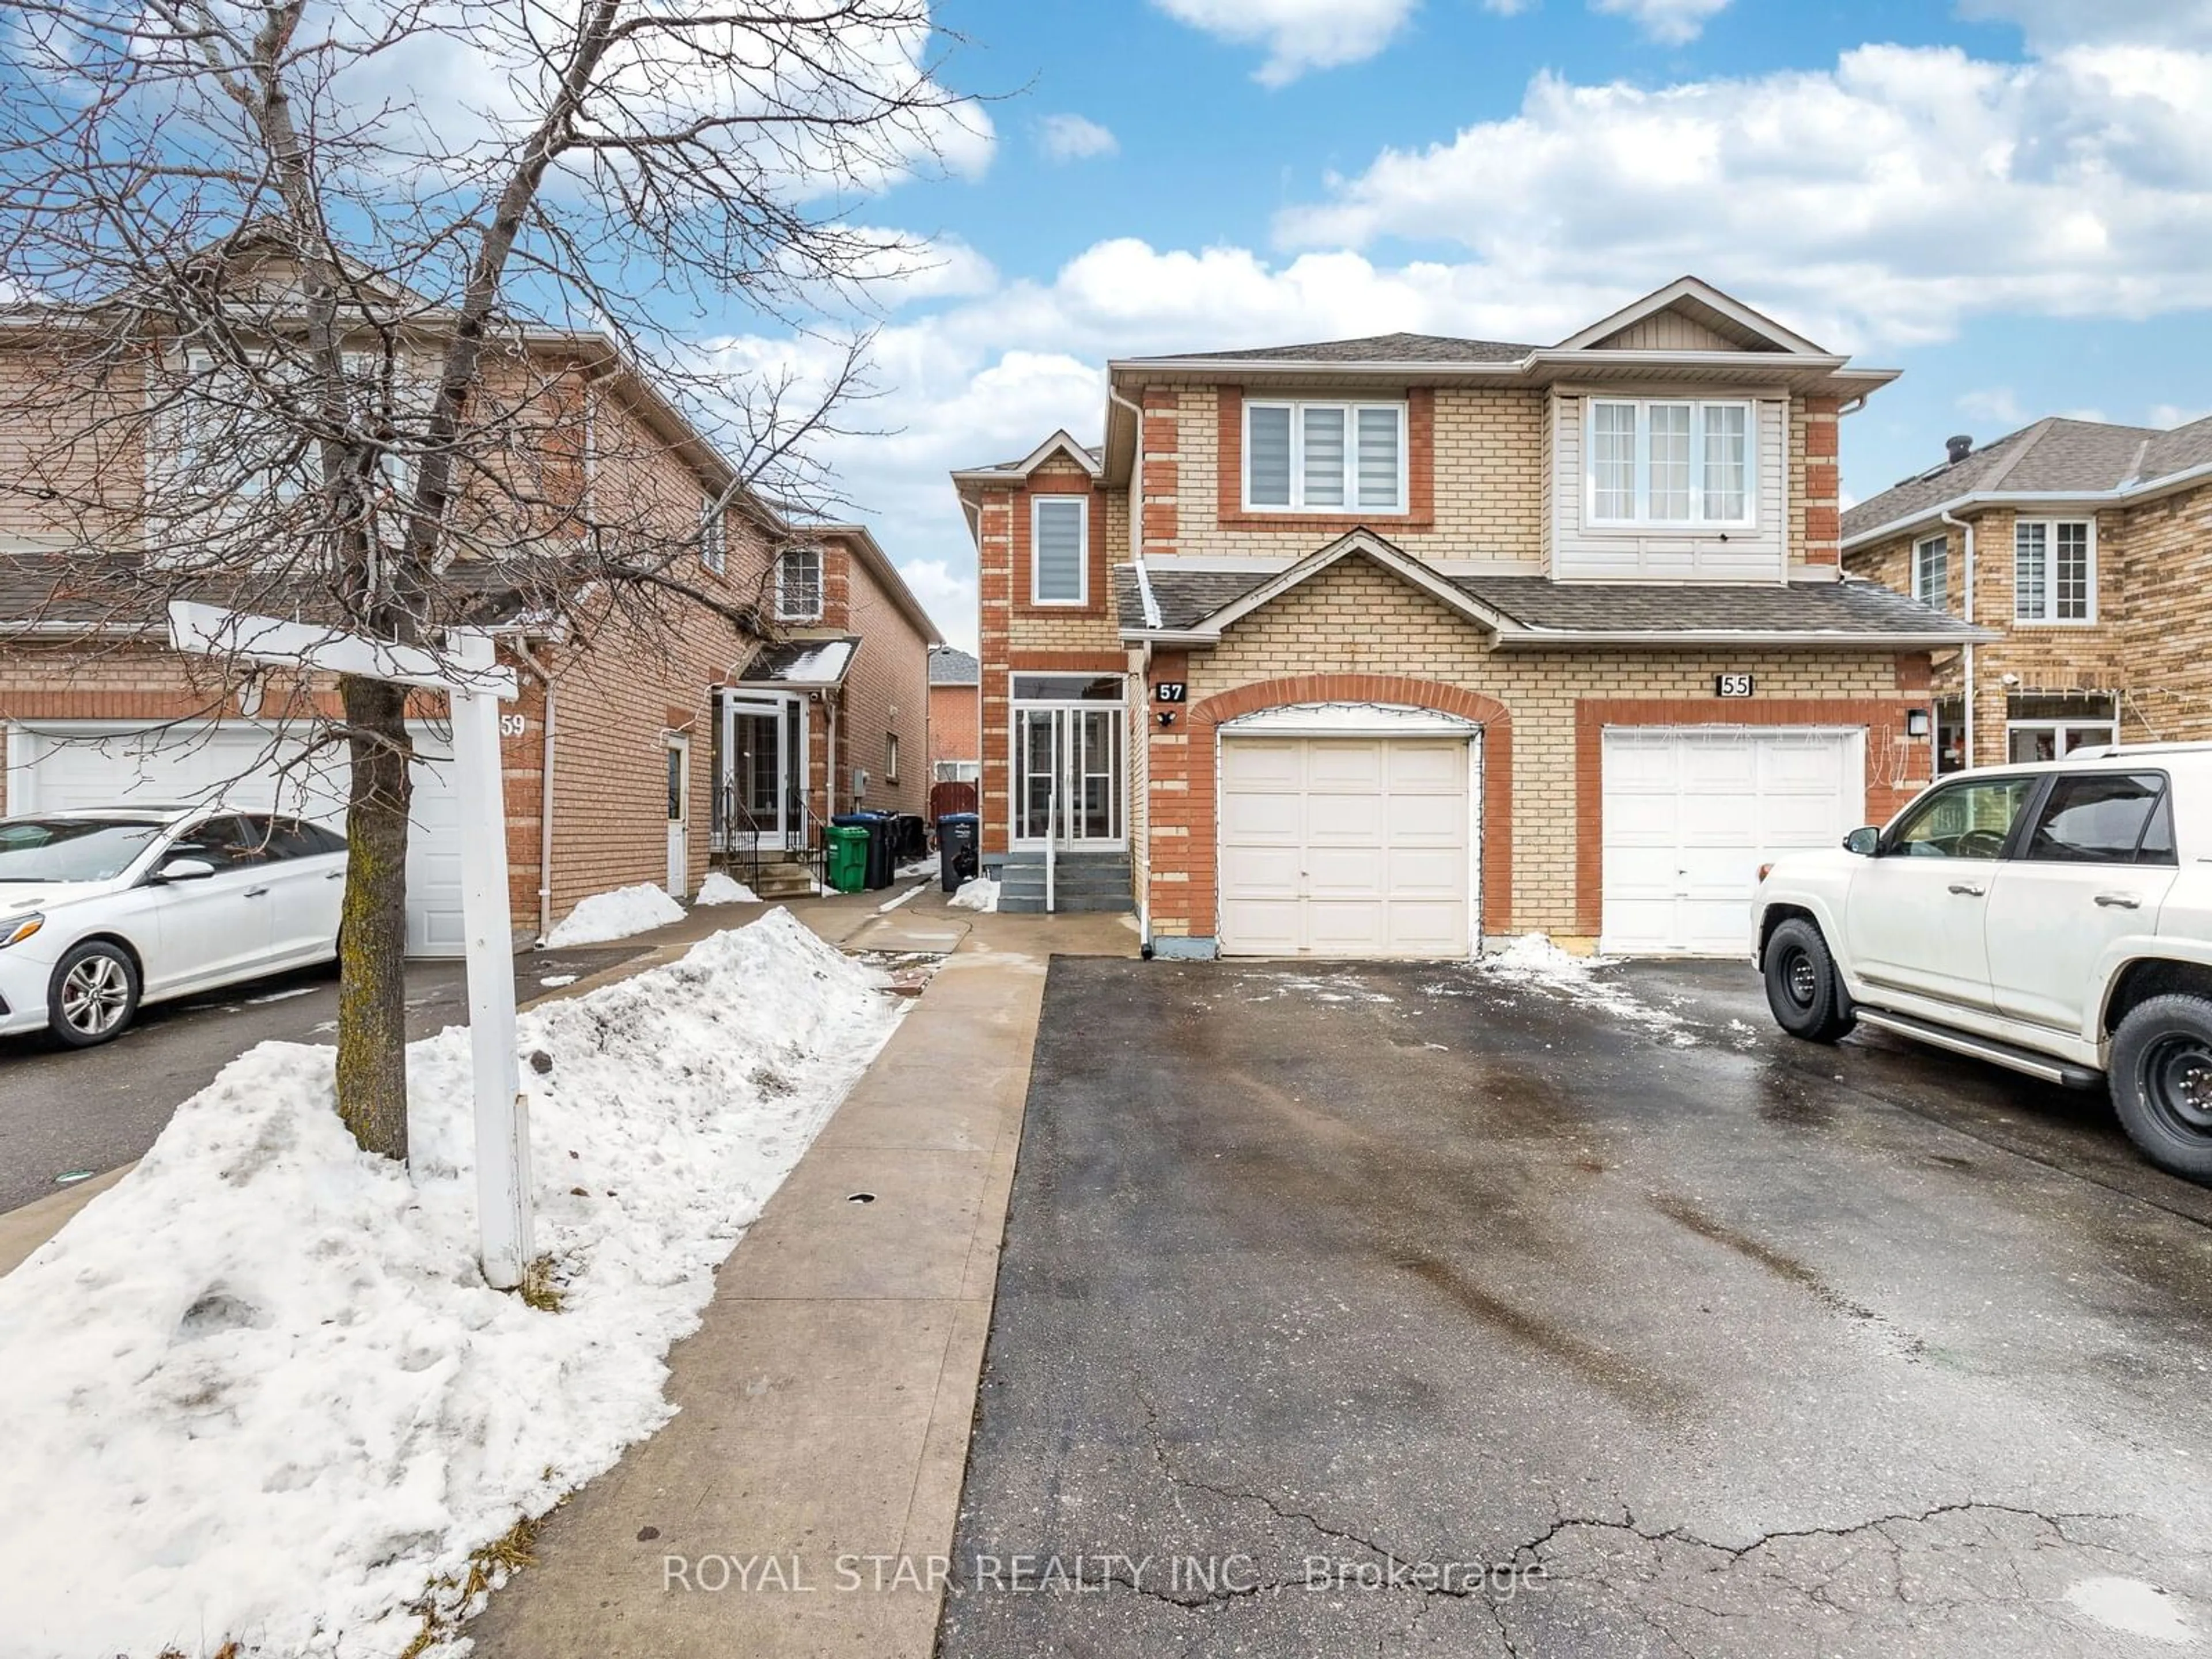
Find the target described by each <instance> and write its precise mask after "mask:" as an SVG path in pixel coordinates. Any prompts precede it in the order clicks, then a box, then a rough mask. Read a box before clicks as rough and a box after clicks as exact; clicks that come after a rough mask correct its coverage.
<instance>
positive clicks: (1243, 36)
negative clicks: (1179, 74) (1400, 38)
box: [1152, 0, 1420, 87]
mask: <svg viewBox="0 0 2212 1659" xmlns="http://www.w3.org/2000/svg"><path fill="white" fill-rule="evenodd" d="M1152 3H1153V4H1155V5H1157V6H1158V8H1159V9H1161V10H1162V11H1164V12H1165V13H1167V15H1169V16H1170V17H1172V18H1174V19H1175V20H1176V21H1178V22H1182V23H1188V24H1189V25H1190V26H1191V27H1193V28H1194V29H1202V30H1204V31H1205V32H1206V33H1208V34H1211V35H1212V36H1213V37H1214V38H1215V39H1217V40H1228V41H1232V42H1234V43H1236V44H1237V45H1239V46H1261V47H1263V48H1265V50H1266V52H1267V62H1266V63H1264V64H1261V66H1260V67H1259V69H1258V70H1256V71H1255V73H1254V75H1253V76H1252V78H1253V79H1254V80H1255V81H1257V82H1260V84H1261V85H1262V86H1267V87H1280V86H1287V85H1289V84H1290V83H1291V82H1293V81H1295V80H1297V78H1298V76H1301V75H1304V73H1305V72H1306V71H1307V70H1317V69H1334V68H1336V67H1337V66H1338V65H1340V64H1357V63H1360V62H1363V61H1364V60H1365V59H1367V58H1372V57H1374V56H1375V54H1376V53H1377V52H1381V51H1382V50H1383V47H1385V46H1389V44H1390V41H1391V40H1392V38H1393V37H1394V36H1395V35H1396V33H1398V31H1399V30H1400V29H1401V27H1404V25H1405V22H1406V20H1407V18H1408V17H1410V16H1412V15H1413V12H1414V9H1416V8H1417V7H1418V6H1419V4H1420V0H1152Z"/></svg>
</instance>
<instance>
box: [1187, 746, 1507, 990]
mask: <svg viewBox="0 0 2212 1659" xmlns="http://www.w3.org/2000/svg"><path fill="white" fill-rule="evenodd" d="M1467 756H1468V744H1466V743H1465V742H1464V741H1462V740H1441V741H1440V740H1437V739H1435V738H1430V739H1426V740H1423V741H1415V740H1413V739H1410V738H1293V739H1246V738H1235V737H1234V736H1233V735H1232V736H1225V739H1224V741H1223V744H1222V763H1221V775H1222V779H1223V788H1222V804H1221V844H1220V866H1219V880H1220V889H1221V935H1222V946H1223V949H1224V950H1225V951H1228V952H1230V953H1231V954H1233V955H1312V956H1340V957H1370V956H1464V955H1465V954H1466V953H1467V951H1468V945H1469V942H1470V933H1469V916H1470V910H1471V906H1470V903H1469V892H1468V889H1469V885H1470V883H1469V880H1468V858H1469V849H1468V836H1469V829H1468V820H1469V811H1468V782H1469V774H1468V759H1467Z"/></svg>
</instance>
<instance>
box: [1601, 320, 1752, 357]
mask: <svg viewBox="0 0 2212 1659" xmlns="http://www.w3.org/2000/svg"><path fill="white" fill-rule="evenodd" d="M1590 349H1591V350H1593V351H1741V350H1743V349H1744V347H1743V345H1742V343H1741V342H1740V341H1736V340H1731V339H1729V337H1728V336H1726V335H1725V334H1723V333H1721V332H1720V331H1718V330H1717V329H1711V328H1708V327H1706V326H1705V324H1703V323H1701V322H1699V320H1698V319H1696V318H1694V317H1687V316H1685V315H1683V314H1682V313H1680V312H1679V311H1672V310H1669V311H1655V312H1653V313H1651V315H1650V316H1649V317H1644V318H1639V319H1638V320H1636V321H1635V322H1632V323H1631V324H1630V325H1628V326H1627V327H1626V328H1624V329H1621V330H1620V331H1618V332H1615V333H1612V334H1608V335H1607V336H1606V337H1605V338H1603V339H1602V340H1600V341H1599V342H1598V343H1596V344H1595V345H1594V346H1592V347H1591V348H1590Z"/></svg>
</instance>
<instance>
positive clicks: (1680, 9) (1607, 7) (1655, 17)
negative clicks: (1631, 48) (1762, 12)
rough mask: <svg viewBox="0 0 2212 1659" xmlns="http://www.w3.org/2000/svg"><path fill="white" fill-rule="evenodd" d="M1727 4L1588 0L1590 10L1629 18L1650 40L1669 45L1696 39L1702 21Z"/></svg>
mask: <svg viewBox="0 0 2212 1659" xmlns="http://www.w3.org/2000/svg"><path fill="white" fill-rule="evenodd" d="M1728 5H1729V0H1590V9H1591V10H1592V11H1602V12H1610V13H1612V14H1613V15H1614V16H1616V17H1628V18H1632V19H1634V20H1635V21H1636V24H1637V27H1639V28H1641V29H1642V30H1643V31H1644V33H1646V34H1648V35H1650V37H1651V38H1652V39H1653V40H1658V41H1662V42H1664V43H1665V44H1666V45H1668V46H1682V45H1685V44H1686V43H1687V42H1689V41H1692V40H1696V39H1697V38H1698V36H1699V33H1702V32H1703V30H1704V28H1705V20H1706V19H1707V18H1708V17H1711V16H1712V15H1714V14H1715V13H1716V12H1721V11H1725V10H1727V9H1728Z"/></svg>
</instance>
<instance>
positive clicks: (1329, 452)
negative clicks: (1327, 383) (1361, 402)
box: [1299, 404, 1344, 507]
mask: <svg viewBox="0 0 2212 1659" xmlns="http://www.w3.org/2000/svg"><path fill="white" fill-rule="evenodd" d="M1299 416H1300V422H1301V424H1302V425H1303V426H1304V440H1305V441H1304V445H1303V446H1302V447H1303V448H1304V468H1303V471H1304V484H1305V504H1306V505H1307V506H1308V507H1342V506H1343V505H1344V411H1343V410H1341V409H1333V408H1329V407H1327V406H1325V405H1322V404H1307V405H1306V406H1305V407H1304V409H1303V410H1300V411H1299Z"/></svg>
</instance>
